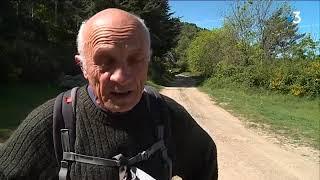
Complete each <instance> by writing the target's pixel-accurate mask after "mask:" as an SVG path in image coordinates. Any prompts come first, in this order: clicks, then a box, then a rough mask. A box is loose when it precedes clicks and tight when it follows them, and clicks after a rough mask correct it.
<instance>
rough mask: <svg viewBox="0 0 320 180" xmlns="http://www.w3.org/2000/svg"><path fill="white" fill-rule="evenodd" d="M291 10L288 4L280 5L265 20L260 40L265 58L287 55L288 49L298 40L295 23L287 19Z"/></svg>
mask: <svg viewBox="0 0 320 180" xmlns="http://www.w3.org/2000/svg"><path fill="white" fill-rule="evenodd" d="M291 12H292V10H291V8H290V7H289V6H281V7H280V8H279V9H277V10H276V11H275V12H274V13H273V15H272V16H271V17H270V19H268V20H267V21H266V23H265V28H264V30H263V36H262V42H261V45H262V48H263V49H264V52H265V56H266V58H268V59H270V58H275V57H277V56H279V55H280V56H282V57H285V56H288V52H289V51H288V50H289V49H290V47H292V46H293V45H294V43H295V42H296V41H297V40H298V38H299V35H298V33H297V32H298V27H297V25H296V24H293V23H292V22H290V21H288V20H287V19H288V17H289V16H290V14H291Z"/></svg>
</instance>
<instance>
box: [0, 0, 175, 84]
mask: <svg viewBox="0 0 320 180" xmlns="http://www.w3.org/2000/svg"><path fill="white" fill-rule="evenodd" d="M111 7H115V8H120V9H123V10H126V11H129V12H132V13H134V14H135V15H138V16H140V17H141V18H142V19H144V20H145V23H146V25H147V27H148V28H149V29H150V33H151V39H152V49H153V58H154V59H155V61H154V63H152V64H151V71H155V72H153V73H152V72H151V76H152V77H155V78H157V77H160V75H157V74H159V73H161V72H157V71H164V70H163V69H164V68H163V65H161V61H160V60H159V59H163V58H164V56H165V55H166V53H167V52H168V51H169V50H170V49H172V48H173V47H174V46H175V44H176V36H177V34H178V33H179V23H178V22H179V20H178V19H177V18H173V17H171V13H170V12H169V6H168V1H167V0H161V1H158V0H110V1H105V0H49V1H44V0H25V1H21V0H3V1H1V2H0V33H1V37H0V51H1V54H0V58H1V61H0V68H1V69H0V80H1V81H5V82H15V81H19V82H21V81H23V82H40V81H42V82H55V81H57V79H58V78H59V77H61V76H63V75H64V74H71V75H74V74H78V73H80V68H78V67H76V65H75V63H74V60H73V59H74V55H75V54H76V53H77V51H76V35H77V33H78V29H79V26H80V24H81V22H82V21H84V20H86V19H87V18H89V17H90V16H92V15H93V14H95V13H97V12H98V11H100V10H102V9H106V8H111ZM162 73H163V72H162Z"/></svg>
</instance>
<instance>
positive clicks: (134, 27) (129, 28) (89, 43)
mask: <svg viewBox="0 0 320 180" xmlns="http://www.w3.org/2000/svg"><path fill="white" fill-rule="evenodd" d="M147 33H148V32H146V29H145V28H144V27H143V25H142V23H141V22H140V21H139V20H138V19H137V18H135V17H134V16H132V15H131V16H130V15H117V14H115V15H99V16H94V17H93V18H92V19H89V21H88V22H87V23H86V27H85V33H84V39H85V46H86V48H85V49H86V51H89V53H90V51H94V48H95V47H97V46H108V45H113V46H117V47H125V48H128V49H132V48H138V49H149V40H148V34H147Z"/></svg>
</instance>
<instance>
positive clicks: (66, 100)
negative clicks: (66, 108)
mask: <svg viewBox="0 0 320 180" xmlns="http://www.w3.org/2000/svg"><path fill="white" fill-rule="evenodd" d="M64 101H65V102H66V103H67V104H70V103H71V102H72V99H71V97H65V99H64Z"/></svg>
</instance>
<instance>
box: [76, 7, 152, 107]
mask: <svg viewBox="0 0 320 180" xmlns="http://www.w3.org/2000/svg"><path fill="white" fill-rule="evenodd" d="M78 51H79V55H76V56H75V58H76V59H77V60H78V61H81V62H82V67H83V68H82V70H83V74H84V77H85V78H86V79H88V81H89V85H90V86H91V87H92V89H93V91H94V94H95V95H96V97H97V99H96V101H97V103H98V104H99V105H100V106H101V107H102V108H104V109H107V110H109V111H112V112H125V111H128V110H130V109H131V108H133V107H134V106H135V105H136V104H137V103H138V102H139V101H140V99H141V97H142V93H143V88H144V83H145V82H146V80H147V74H148V62H149V60H150V56H151V50H150V36H149V31H148V29H147V28H146V26H145V24H144V23H143V20H141V19H140V18H138V17H137V16H135V15H132V14H130V13H128V12H125V11H123V10H120V9H106V10H103V11H101V12H99V13H97V14H96V15H94V16H93V17H91V18H90V19H89V20H88V21H86V22H85V23H83V24H82V26H81V28H80V31H79V34H78Z"/></svg>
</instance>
